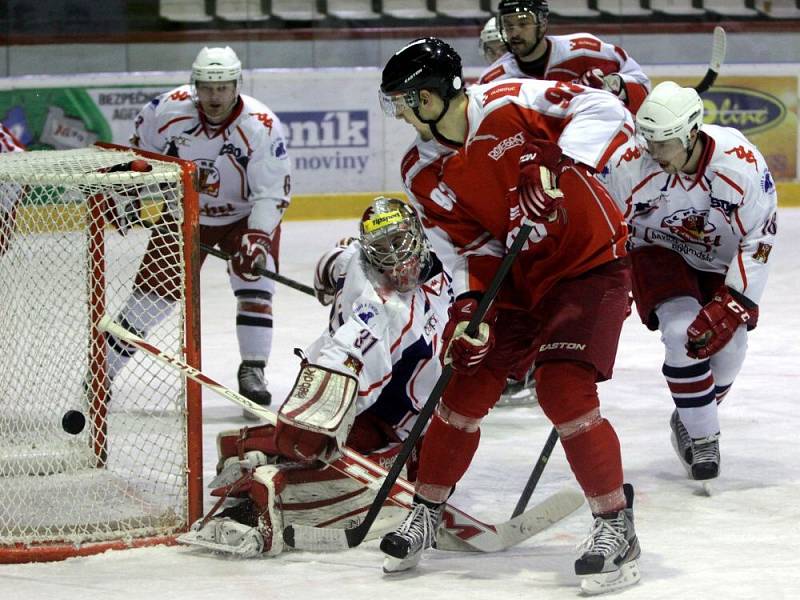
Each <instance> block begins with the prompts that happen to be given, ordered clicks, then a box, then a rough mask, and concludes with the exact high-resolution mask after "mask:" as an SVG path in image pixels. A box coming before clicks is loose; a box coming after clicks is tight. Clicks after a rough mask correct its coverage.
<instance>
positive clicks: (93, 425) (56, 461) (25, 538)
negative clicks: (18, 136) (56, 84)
mask: <svg viewBox="0 0 800 600" xmlns="http://www.w3.org/2000/svg"><path fill="white" fill-rule="evenodd" d="M131 161H136V162H131ZM143 161H144V162H143ZM189 169H190V167H187V165H186V164H183V163H180V162H178V161H169V160H157V159H153V158H144V159H143V157H141V156H138V155H137V154H134V153H133V152H132V151H120V150H111V149H100V148H87V149H81V150H68V151H37V152H25V153H14V154H0V562H9V561H12V560H15V558H14V556H15V555H16V554H19V553H20V552H21V553H22V554H24V555H25V557H26V559H27V560H37V559H44V558H47V548H48V547H53V546H60V547H62V549H61V550H60V552H61V553H62V554H63V555H65V556H68V555H70V551H69V548H74V549H75V551H76V552H75V553H79V551H80V550H81V549H82V548H84V549H85V548H86V547H87V546H90V545H93V544H99V543H103V542H119V541H122V542H123V543H128V544H131V543H133V541H134V540H139V539H143V538H155V537H159V536H169V535H171V534H174V533H176V532H177V531H179V530H181V529H184V528H185V527H186V526H187V523H188V522H189V521H190V518H193V517H194V516H196V515H190V512H191V510H192V509H191V508H190V499H189V496H190V489H189V487H190V480H191V479H192V477H195V478H198V477H199V476H200V475H199V473H198V472H197V469H199V468H200V467H199V462H198V461H199V457H197V456H194V454H197V452H194V453H193V452H192V451H191V450H190V448H191V447H192V441H191V436H190V434H189V432H190V431H195V430H198V429H199V427H198V426H197V425H196V423H195V421H193V419H195V418H196V417H195V416H194V415H193V411H194V410H195V409H194V406H195V403H196V402H198V401H199V395H197V394H196V391H195V389H194V388H193V387H192V385H193V384H192V385H190V386H189V390H188V391H187V385H186V382H185V380H184V378H183V377H182V376H181V375H180V374H179V373H178V372H177V371H175V370H173V369H171V368H169V367H167V366H165V365H163V364H162V363H160V362H157V361H155V360H153V359H152V358H151V357H148V356H144V355H142V354H134V353H129V354H131V355H132V356H130V357H128V356H126V357H125V360H124V361H120V360H118V353H115V352H114V351H112V349H111V345H113V344H114V340H113V339H112V340H108V339H107V338H106V336H105V335H104V334H103V332H101V331H100V330H99V329H98V328H97V323H98V321H99V319H100V317H102V316H103V314H108V315H109V316H111V317H112V318H114V319H116V320H118V321H120V320H122V321H125V317H126V315H127V316H128V319H127V321H131V320H132V318H131V317H130V315H137V316H138V320H137V321H136V327H137V331H138V332H139V333H142V334H146V337H147V338H148V339H149V340H150V341H151V342H152V343H154V344H155V345H157V346H159V347H160V348H162V349H164V350H166V351H168V352H171V353H174V354H177V355H181V356H184V357H186V359H187V360H197V358H198V354H197V353H198V350H197V340H196V339H195V338H196V337H197V336H196V331H195V330H194V329H193V326H194V323H195V322H196V321H195V320H196V319H198V317H199V315H197V314H196V312H195V308H194V303H193V302H191V301H190V299H189V298H187V290H191V288H192V285H194V283H193V281H194V278H195V276H194V275H193V270H192V269H190V268H189V264H190V258H189V257H190V256H191V253H190V252H188V251H187V245H189V244H187V236H191V235H192V231H193V229H192V227H194V224H195V223H196V222H197V216H196V210H197V209H196V196H193V197H194V200H193V201H191V202H189V201H187V197H189V196H192V195H193V194H194V192H193V190H190V189H188V188H191V187H192V186H191V178H190V175H191V173H190V171H189ZM115 225H116V227H115ZM123 232H124V233H125V235H122V233H123ZM145 255H147V257H148V260H145V261H144V262H145V263H146V264H145V266H140V265H142V264H143V257H145ZM154 298H155V299H157V300H156V301H153V300H152V299H154ZM148 299H149V300H148ZM145 300H147V305H146V306H142V305H141V303H142V302H144V301H145ZM137 303H138V304H137ZM126 326H131V325H130V323H128V324H127V325H126ZM187 328H188V335H187ZM123 350H124V349H123ZM115 360H117V362H116V363H114V361H115ZM189 392H191V393H189ZM195 396H197V397H195ZM70 410H74V411H78V412H80V413H81V414H82V415H83V416H84V417H85V420H86V423H85V426H84V427H83V429H82V431H80V432H79V433H75V434H73V433H69V432H67V431H65V429H64V428H63V427H62V417H63V416H64V414H65V413H67V411H70ZM198 412H199V411H198ZM198 416H199V415H198ZM193 461H194V462H193ZM191 485H192V486H194V483H192V484H191ZM192 493H194V492H192ZM192 502H193V501H192ZM64 548H67V550H64ZM37 549H38V550H41V554H37Z"/></svg>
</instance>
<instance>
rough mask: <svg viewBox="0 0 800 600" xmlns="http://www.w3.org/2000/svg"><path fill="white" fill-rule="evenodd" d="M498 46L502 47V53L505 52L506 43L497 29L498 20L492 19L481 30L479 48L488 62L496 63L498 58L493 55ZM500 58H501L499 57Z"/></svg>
mask: <svg viewBox="0 0 800 600" xmlns="http://www.w3.org/2000/svg"><path fill="white" fill-rule="evenodd" d="M498 46H502V52H501V54H502V53H503V52H505V42H504V41H503V38H502V37H501V36H500V30H499V29H498V28H497V18H496V17H492V18H491V19H489V20H488V21H486V24H485V25H484V26H483V29H481V36H480V38H479V39H478V47H479V48H480V50H481V54H483V57H484V58H485V59H486V61H487V62H494V61H495V60H496V59H497V57H495V56H494V54H493V48H497V47H498ZM498 57H499V56H498Z"/></svg>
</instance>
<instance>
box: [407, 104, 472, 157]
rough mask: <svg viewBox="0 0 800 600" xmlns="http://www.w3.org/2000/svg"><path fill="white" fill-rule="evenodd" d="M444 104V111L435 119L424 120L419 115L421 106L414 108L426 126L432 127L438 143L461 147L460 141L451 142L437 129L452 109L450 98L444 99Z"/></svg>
mask: <svg viewBox="0 0 800 600" xmlns="http://www.w3.org/2000/svg"><path fill="white" fill-rule="evenodd" d="M442 102H443V106H442V110H441V111H440V112H439V116H438V117H436V118H435V119H424V118H423V117H422V115H421V114H420V113H419V106H415V107H414V108H413V111H414V115H415V116H416V117H417V118H418V119H419V120H420V121H422V122H423V123H425V125H428V126H430V128H431V133H432V134H433V137H435V138H436V139H437V140H438V141H440V142H442V143H443V144H450V145H455V146H460V145H461V142H460V141H457V140H451V139H450V138H448V137H445V136H443V135H442V134H441V132H440V131H439V129H438V128H437V127H436V124H437V123H438V122H439V121H441V120H442V118H443V117H444V116H445V115H446V114H447V110H448V109H449V108H450V99H449V98H443V99H442Z"/></svg>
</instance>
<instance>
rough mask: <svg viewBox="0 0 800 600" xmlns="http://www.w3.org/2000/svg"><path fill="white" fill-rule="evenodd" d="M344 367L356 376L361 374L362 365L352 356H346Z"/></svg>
mask: <svg viewBox="0 0 800 600" xmlns="http://www.w3.org/2000/svg"><path fill="white" fill-rule="evenodd" d="M344 366H345V368H347V369H350V370H351V371H352V372H353V373H355V374H356V375H358V374H360V373H361V369H362V368H364V364H363V363H362V362H361V361H360V360H358V359H357V358H356V357H354V356H350V355H349V354H348V355H347V358H345V359H344Z"/></svg>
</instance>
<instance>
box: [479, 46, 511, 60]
mask: <svg viewBox="0 0 800 600" xmlns="http://www.w3.org/2000/svg"><path fill="white" fill-rule="evenodd" d="M507 51H508V50H507V49H506V45H505V43H504V42H500V41H498V42H486V43H485V44H484V45H483V56H484V58H486V62H488V63H493V62H494V61H496V60H497V59H498V58H500V57H501V56H503V54H505V53H506V52H507Z"/></svg>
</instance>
